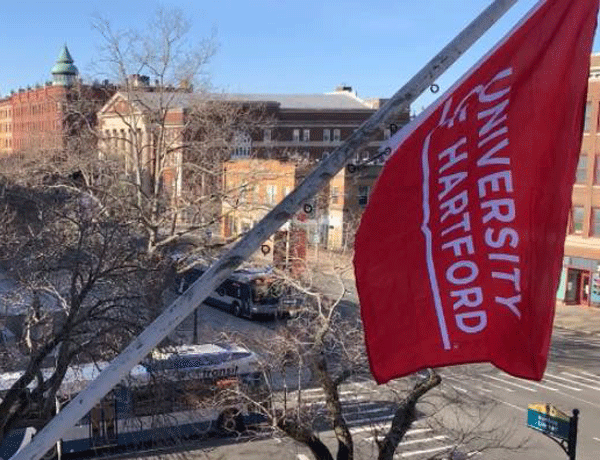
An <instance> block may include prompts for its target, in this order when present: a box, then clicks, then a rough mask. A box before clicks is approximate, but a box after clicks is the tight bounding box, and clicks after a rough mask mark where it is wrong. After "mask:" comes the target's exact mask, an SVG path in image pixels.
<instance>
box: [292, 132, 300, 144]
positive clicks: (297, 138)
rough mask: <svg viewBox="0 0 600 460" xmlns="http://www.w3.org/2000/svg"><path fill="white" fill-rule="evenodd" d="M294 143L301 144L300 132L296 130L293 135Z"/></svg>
mask: <svg viewBox="0 0 600 460" xmlns="http://www.w3.org/2000/svg"><path fill="white" fill-rule="evenodd" d="M293 139H294V142H300V130H299V129H295V130H294V133H293Z"/></svg>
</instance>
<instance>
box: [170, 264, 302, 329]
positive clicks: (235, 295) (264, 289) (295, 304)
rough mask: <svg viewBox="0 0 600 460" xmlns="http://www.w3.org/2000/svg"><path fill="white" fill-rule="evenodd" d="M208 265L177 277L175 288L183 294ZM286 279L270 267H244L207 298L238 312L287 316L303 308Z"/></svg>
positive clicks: (219, 306)
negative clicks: (277, 274)
mask: <svg viewBox="0 0 600 460" xmlns="http://www.w3.org/2000/svg"><path fill="white" fill-rule="evenodd" d="M204 271H205V269H204V268H203V267H194V268H191V269H189V270H187V271H186V272H184V273H182V274H181V275H179V276H178V277H177V280H176V283H175V289H176V291H177V293H179V294H183V293H184V292H185V291H186V290H187V289H188V288H189V287H190V286H191V285H192V284H193V283H194V282H195V281H196V280H197V279H198V278H200V277H201V276H202V274H203V273H204ZM290 292H291V290H290V288H289V287H287V286H286V285H285V282H284V281H283V280H281V279H278V278H277V277H276V276H275V275H274V274H273V273H272V271H271V270H269V269H241V270H236V271H235V272H233V273H232V274H231V275H230V276H229V278H228V279H226V280H225V281H224V282H223V283H222V284H221V285H220V286H219V287H218V288H217V289H216V290H215V291H214V292H213V293H212V294H211V295H210V296H209V297H207V299H206V300H205V301H204V302H205V303H206V304H208V305H210V306H212V307H216V308H219V309H222V310H225V311H227V312H229V313H232V314H234V315H235V316H244V317H246V318H249V319H252V318H254V317H256V316H259V315H263V316H272V317H276V316H283V315H285V314H291V313H293V310H294V309H297V308H299V306H300V303H301V299H300V297H299V296H291V294H290Z"/></svg>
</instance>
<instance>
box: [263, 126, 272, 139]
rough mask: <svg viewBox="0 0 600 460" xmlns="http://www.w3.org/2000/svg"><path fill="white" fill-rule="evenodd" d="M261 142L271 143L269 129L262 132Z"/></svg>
mask: <svg viewBox="0 0 600 460" xmlns="http://www.w3.org/2000/svg"><path fill="white" fill-rule="evenodd" d="M263 141H265V142H271V129H270V128H267V129H265V130H264V131H263Z"/></svg>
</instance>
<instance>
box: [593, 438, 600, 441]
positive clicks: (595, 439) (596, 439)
mask: <svg viewBox="0 0 600 460" xmlns="http://www.w3.org/2000/svg"><path fill="white" fill-rule="evenodd" d="M592 439H593V440H594V441H598V442H600V439H598V438H592Z"/></svg>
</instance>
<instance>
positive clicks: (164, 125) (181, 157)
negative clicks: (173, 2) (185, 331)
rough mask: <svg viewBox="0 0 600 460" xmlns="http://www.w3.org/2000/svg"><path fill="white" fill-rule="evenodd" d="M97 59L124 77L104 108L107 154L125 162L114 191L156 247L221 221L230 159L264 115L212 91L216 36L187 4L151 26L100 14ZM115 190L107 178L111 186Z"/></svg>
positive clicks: (102, 144)
mask: <svg viewBox="0 0 600 460" xmlns="http://www.w3.org/2000/svg"><path fill="white" fill-rule="evenodd" d="M94 27H95V29H96V30H97V31H98V32H99V34H100V35H101V38H102V46H101V48H100V58H99V61H98V65H100V66H103V69H104V71H105V72H107V74H108V75H109V76H110V77H112V78H114V79H115V80H116V81H117V82H118V83H119V88H120V89H119V91H118V92H117V94H116V95H115V96H114V97H113V99H112V100H111V101H110V102H109V104H108V105H107V106H106V107H105V109H104V110H103V111H102V112H101V113H100V115H99V125H100V126H99V138H100V139H101V142H100V154H101V157H102V158H104V159H106V160H107V161H109V163H110V164H111V165H112V164H115V162H116V164H117V165H119V166H120V169H119V170H118V171H117V176H116V177H114V176H115V172H114V171H111V170H110V169H109V168H106V169H105V170H106V171H107V172H109V171H111V173H112V174H113V179H112V183H113V184H114V187H112V188H111V193H113V194H114V195H115V196H119V200H118V201H119V202H120V203H122V204H123V206H127V208H128V209H127V211H128V212H127V215H129V216H131V219H132V220H133V221H135V222H136V223H137V224H138V226H139V227H140V229H141V230H142V231H143V232H144V233H145V234H146V236H147V240H146V243H147V245H146V247H147V251H148V252H149V253H151V252H153V251H155V250H156V249H157V248H160V247H164V246H166V245H168V244H171V243H173V242H174V241H176V240H178V239H179V238H181V237H182V236H183V235H187V234H190V233H194V232H195V234H196V235H197V236H198V235H204V234H206V232H209V233H210V232H212V231H214V228H216V226H217V224H218V223H219V221H220V211H221V200H222V198H223V190H222V187H221V176H222V165H223V162H224V161H225V160H227V159H229V158H230V156H231V154H232V151H234V150H235V148H236V142H239V140H240V139H241V138H242V137H244V136H249V135H250V133H251V132H252V130H254V129H256V127H257V126H258V125H259V124H260V122H261V114H262V112H263V110H262V107H261V106H260V105H249V104H244V103H241V102H238V101H232V100H229V99H228V98H227V97H225V96H222V95H216V94H212V93H209V92H208V89H209V87H208V83H207V80H206V73H205V68H206V64H207V63H208V62H209V61H210V59H211V57H212V56H213V55H214V53H215V50H216V44H215V39H214V36H213V37H210V38H208V39H206V40H203V41H201V42H199V43H192V41H191V39H190V38H189V35H188V34H189V24H188V23H187V21H186V20H185V19H184V17H183V15H182V13H181V12H180V11H179V10H165V9H159V10H158V11H157V14H156V17H155V18H154V20H153V21H152V22H151V23H150V25H149V26H148V27H147V28H145V29H144V33H138V32H137V31H132V30H128V31H115V30H114V29H113V28H112V26H111V24H110V22H109V21H108V20H106V19H103V18H96V20H95V22H94ZM103 186H104V190H105V191H106V184H103Z"/></svg>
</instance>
